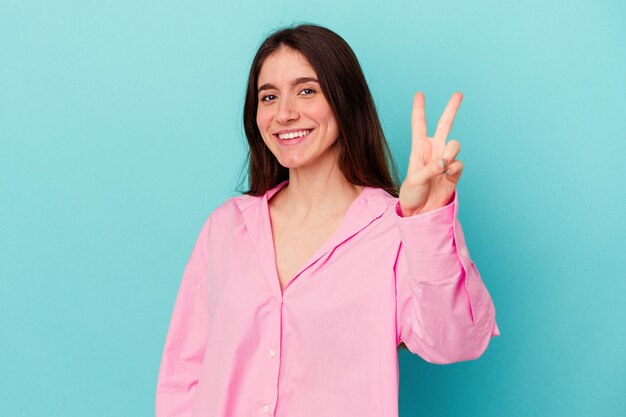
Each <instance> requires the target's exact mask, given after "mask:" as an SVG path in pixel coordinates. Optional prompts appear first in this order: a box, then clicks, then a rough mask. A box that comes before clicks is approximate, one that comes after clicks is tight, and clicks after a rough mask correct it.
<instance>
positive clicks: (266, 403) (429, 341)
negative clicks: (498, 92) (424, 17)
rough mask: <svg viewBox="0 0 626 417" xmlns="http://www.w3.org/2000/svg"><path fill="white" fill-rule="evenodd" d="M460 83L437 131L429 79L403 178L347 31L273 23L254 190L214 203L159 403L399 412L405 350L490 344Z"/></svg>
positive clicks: (249, 124)
mask: <svg viewBox="0 0 626 417" xmlns="http://www.w3.org/2000/svg"><path fill="white" fill-rule="evenodd" d="M461 100H462V95H461V94H460V93H455V94H453V96H452V98H451V100H450V102H449V103H448V105H447V107H446V109H445V111H444V113H443V115H442V116H441V119H440V120H439V124H438V126H437V130H436V133H435V135H434V136H433V137H432V138H429V137H428V136H427V130H426V121H425V117H424V96H423V94H422V93H418V94H416V95H415V100H414V106H413V116H412V123H413V129H412V135H413V138H412V147H411V155H410V159H409V167H408V171H407V175H406V179H405V180H404V182H403V183H402V186H401V187H400V190H399V193H398V188H397V186H396V182H395V174H394V169H393V166H394V164H393V161H392V159H391V157H390V153H389V149H388V146H387V142H386V141H385V137H384V135H383V132H382V129H381V126H380V122H379V119H378V115H377V112H376V109H375V107H374V104H373V100H372V97H371V94H370V91H369V88H368V86H367V84H366V82H365V78H364V76H363V73H362V71H361V68H360V66H359V63H358V61H357V59H356V57H355V56H354V53H353V52H352V50H351V49H350V47H349V46H348V45H347V44H346V42H345V41H344V40H343V39H342V38H341V37H339V36H338V35H337V34H335V33H333V32H331V31H330V30H328V29H325V28H322V27H319V26H314V25H301V26H297V27H294V28H287V29H283V30H280V31H278V32H275V33H273V34H272V35H270V36H269V37H268V38H267V39H266V40H265V41H264V42H263V44H262V45H261V46H260V48H259V50H258V52H257V54H256V56H255V58H254V61H253V63H252V67H251V70H250V75H249V79H248V88H247V94H246V100H245V106H244V127H245V131H246V135H247V139H248V143H249V146H250V154H249V172H248V174H249V175H248V179H249V189H248V190H247V191H246V192H245V193H243V195H241V196H238V197H234V198H231V199H229V200H228V201H226V202H225V203H223V204H222V205H221V206H219V207H218V208H217V209H215V210H214V211H213V212H212V213H211V215H210V216H209V218H208V219H207V221H206V223H205V224H204V227H203V228H202V230H201V231H200V235H199V237H198V239H197V241H196V245H195V247H194V249H193V252H192V254H191V257H190V259H189V262H188V264H187V267H186V269H185V271H184V274H183V278H182V282H181V285H180V289H179V293H178V297H177V299H176V304H175V306H174V311H173V315H172V320H171V323H170V328H169V332H168V335H167V339H166V342H165V349H164V353H163V358H162V363H161V368H160V373H159V379H158V384H157V385H158V386H157V395H156V415H157V417H174V416H193V417H251V416H257V415H258V416H265V415H271V416H279V417H314V416H315V417H394V416H397V414H398V357H397V349H398V347H399V346H400V345H401V344H404V345H405V346H406V347H407V348H408V349H409V350H410V351H411V352H413V353H415V354H417V355H419V356H421V357H422V358H423V359H425V360H426V361H429V362H432V363H438V364H446V363H451V362H457V361H464V360H471V359H476V358H478V357H479V356H480V355H481V354H482V353H483V352H484V350H485V349H486V348H487V345H488V344H489V340H490V338H491V337H492V336H495V335H498V334H499V331H498V328H497V325H496V322H495V309H494V305H493V302H492V300H491V297H490V296H489V293H488V291H487V289H486V288H485V286H484V284H483V282H482V280H481V278H480V275H479V272H478V269H477V268H476V266H475V265H474V263H473V262H472V260H471V258H470V256H469V252H468V249H467V246H466V244H465V239H464V236H463V232H462V229H461V225H460V223H459V221H458V218H457V211H458V203H457V193H456V191H455V190H456V185H457V183H458V181H459V178H460V176H461V172H462V168H463V165H462V163H461V161H459V160H457V159H456V156H457V154H458V152H459V143H458V142H457V141H454V140H450V141H447V137H448V133H449V131H450V129H451V127H452V123H453V120H454V117H455V114H456V111H457V109H458V107H459V105H460V103H461Z"/></svg>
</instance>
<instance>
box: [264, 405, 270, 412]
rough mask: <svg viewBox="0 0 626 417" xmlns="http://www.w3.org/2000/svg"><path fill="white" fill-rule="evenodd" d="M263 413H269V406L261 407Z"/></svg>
mask: <svg viewBox="0 0 626 417" xmlns="http://www.w3.org/2000/svg"><path fill="white" fill-rule="evenodd" d="M263 412H264V413H269V412H270V406H269V405H267V404H266V405H264V406H263Z"/></svg>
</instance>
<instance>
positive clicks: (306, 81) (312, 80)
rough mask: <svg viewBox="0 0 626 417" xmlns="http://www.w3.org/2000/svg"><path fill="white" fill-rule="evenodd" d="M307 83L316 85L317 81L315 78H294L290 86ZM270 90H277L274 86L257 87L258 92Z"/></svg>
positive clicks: (268, 84)
mask: <svg viewBox="0 0 626 417" xmlns="http://www.w3.org/2000/svg"><path fill="white" fill-rule="evenodd" d="M308 82H314V83H318V84H319V81H317V78H312V77H300V78H296V79H295V80H293V81H292V82H291V85H292V86H296V85H298V84H304V83H308ZM271 89H275V90H277V88H276V86H274V84H270V83H267V84H263V85H262V86H260V87H259V92H261V91H263V90H271Z"/></svg>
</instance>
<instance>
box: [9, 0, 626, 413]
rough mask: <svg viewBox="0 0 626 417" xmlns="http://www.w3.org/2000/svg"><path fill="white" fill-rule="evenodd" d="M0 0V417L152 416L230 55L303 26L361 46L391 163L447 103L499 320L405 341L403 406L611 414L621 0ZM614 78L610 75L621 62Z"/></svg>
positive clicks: (227, 94)
mask: <svg viewBox="0 0 626 417" xmlns="http://www.w3.org/2000/svg"><path fill="white" fill-rule="evenodd" d="M233 4H234V5H231V4H229V3H227V2H219V3H217V2H201V1H180V2H173V1H133V2H127V1H111V2H106V4H105V2H95V1H70V0H62V1H56V2H45V1H40V2H35V1H23V0H22V1H7V0H0V326H1V329H2V339H1V341H0V370H1V371H0V375H1V376H0V415H2V416H7V417H13V416H24V417H30V416H33V417H35V416H37V417H40V416H59V417H61V416H62V417H71V416H77V417H83V416H89V417H100V416H102V417H111V416H149V415H151V414H152V412H153V400H154V388H155V381H156V376H157V371H158V365H159V360H160V356H161V351H162V347H163V342H164V339H165V333H166V331H167V326H168V323H169V318H170V314H171V309H172V306H173V302H174V297H175V295H176V291H177V288H178V284H179V280H180V277H181V274H182V271H183V268H184V265H185V263H186V261H187V259H188V256H189V254H190V251H191V248H192V246H193V243H194V241H195V238H196V236H197V233H198V232H199V230H200V227H201V226H202V224H203V222H204V220H205V219H206V216H207V215H208V214H209V213H210V211H211V210H212V209H213V208H215V207H216V206H217V205H218V204H220V203H221V202H222V201H224V200H225V199H226V198H228V197H230V196H233V195H236V186H237V184H238V180H239V174H240V170H241V167H242V163H243V160H244V141H243V134H242V129H241V127H240V117H241V113H242V99H243V94H244V85H245V78H246V73H247V71H248V66H249V64H250V61H251V59H252V55H253V53H254V51H255V48H256V46H257V45H258V42H259V41H260V40H261V38H262V37H263V36H264V35H265V34H266V33H268V31H270V30H272V29H274V28H277V27H279V26H281V25H284V24H288V23H292V22H302V21H311V22H315V23H319V24H322V25H326V26H328V27H330V28H331V29H333V30H335V31H337V32H338V33H339V34H340V35H342V36H343V37H344V38H345V39H346V40H347V41H348V43H350V44H351V45H352V47H353V48H354V50H355V52H356V54H357V56H358V57H359V59H360V61H361V63H362V65H363V67H364V70H365V73H366V76H367V79H368V81H369V82H370V86H371V88H372V91H373V94H374V96H375V99H376V102H377V105H378V107H379V110H380V114H381V117H382V120H383V124H384V128H385V131H386V133H387V135H388V137H389V139H390V142H391V146H392V148H393V152H394V153H395V154H396V156H397V160H398V165H399V167H400V170H401V175H403V174H404V170H405V168H406V163H407V157H408V152H409V149H410V141H411V138H410V122H409V120H410V112H411V101H412V96H413V93H414V92H415V91H419V90H422V91H424V92H425V94H426V110H427V119H428V120H429V133H431V134H432V133H433V132H434V127H435V125H436V121H437V119H438V117H439V115H440V114H441V111H442V110H443V108H444V106H445V104H446V103H447V100H448V99H449V97H450V95H451V94H452V92H453V91H455V90H459V91H461V92H463V94H464V96H465V98H464V100H463V104H462V105H461V108H460V109H459V112H458V114H457V118H456V121H455V125H454V129H453V131H452V134H451V136H450V137H451V138H454V139H457V140H459V141H460V142H461V144H462V150H461V153H460V155H459V159H461V160H462V161H463V162H464V164H465V170H464V173H463V178H462V179H461V183H460V185H459V198H460V207H461V212H460V217H461V221H462V222H463V226H464V231H465V234H466V237H467V243H468V247H469V248H470V251H471V253H472V256H473V258H474V260H475V262H476V264H477V265H478V267H479V269H480V271H481V274H482V276H483V279H484V281H485V283H486V284H487V287H488V288H489V290H490V292H491V294H492V296H493V298H494V300H495V304H496V311H497V317H498V324H499V326H500V330H501V332H502V336H500V337H499V338H495V339H492V343H491V345H490V347H489V349H488V350H487V352H486V353H485V354H484V355H483V356H482V357H481V358H480V359H479V360H478V361H472V362H464V363H458V364H453V365H448V366H437V365H431V364H428V363H426V362H424V361H423V360H421V359H420V358H419V357H417V356H414V355H412V354H410V353H409V352H407V351H402V352H400V361H401V376H400V380H401V395H400V412H401V416H405V417H409V416H430V417H436V416H461V415H462V416H465V417H470V416H476V417H490V416H493V417H500V416H623V415H626V401H625V400H624V396H623V393H624V392H626V390H625V389H626V360H625V359H624V352H625V351H626V331H625V329H626V326H625V325H624V322H625V321H626V307H625V303H624V299H625V295H626V273H624V267H623V265H622V264H621V262H620V259H621V258H622V257H623V255H624V252H625V250H624V249H625V245H624V243H623V235H624V232H625V231H626V227H625V226H626V224H625V223H626V222H625V220H624V217H623V216H622V215H621V213H622V211H623V210H622V208H623V207H624V206H625V204H626V198H625V195H626V193H624V185H623V183H624V176H625V174H626V169H625V166H624V154H625V151H626V145H625V138H624V132H625V131H626V129H625V128H626V126H625V124H626V114H625V113H626V110H625V109H626V106H624V93H625V92H626V86H625V84H626V77H624V68H626V53H625V52H626V48H625V47H624V45H625V44H624V41H623V39H626V36H625V35H626V29H625V26H624V21H625V20H626V19H625V17H626V6H625V5H626V3H624V2H623V1H592V0H588V1H570V2H567V3H564V2H557V1H532V2H518V1H516V2H513V1H496V0H493V1H486V0H478V1H472V2H469V1H461V0H456V1H451V0H439V1H431V2H424V1H416V0H412V1H386V2H371V1H365V2H364V1H342V2H338V1H336V0H333V1H330V0H322V1H311V2H294V1H287V0H284V1H269V0H266V1H248V2H234V3H233ZM620 74H621V75H620Z"/></svg>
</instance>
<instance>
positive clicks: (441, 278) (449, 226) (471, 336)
mask: <svg viewBox="0 0 626 417" xmlns="http://www.w3.org/2000/svg"><path fill="white" fill-rule="evenodd" d="M457 211H458V202H457V193H456V192H455V193H454V195H453V197H452V201H451V202H450V203H449V204H447V205H446V206H444V207H441V208H439V209H436V210H432V211H429V212H427V213H423V214H418V215H414V216H411V217H402V213H401V209H400V206H399V203H398V204H397V205H396V214H395V215H396V218H397V224H398V228H399V231H400V235H401V238H402V243H401V245H400V249H399V252H398V256H397V259H396V265H395V273H396V285H397V329H398V340H399V341H402V342H404V344H405V345H406V346H407V348H408V349H409V350H410V351H411V352H413V353H415V354H418V355H419V356H421V357H422V358H423V359H424V360H426V361H428V362H432V363H437V364H447V363H452V362H459V361H465V360H471V359H476V358H478V357H479V356H480V355H482V353H483V352H484V351H485V349H486V348H487V346H488V344H489V340H490V339H491V337H493V336H498V335H499V334H500V332H499V330H498V326H497V324H496V321H495V308H494V305H493V301H492V300H491V296H490V295H489V292H488V291H487V288H486V287H485V285H484V284H483V281H482V279H481V277H480V273H479V272H478V268H477V267H476V265H475V264H474V262H473V261H472V259H471V257H470V254H469V251H468V249H467V245H466V243H465V237H464V235H463V230H462V228H461V224H460V222H459V221H458V217H457Z"/></svg>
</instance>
